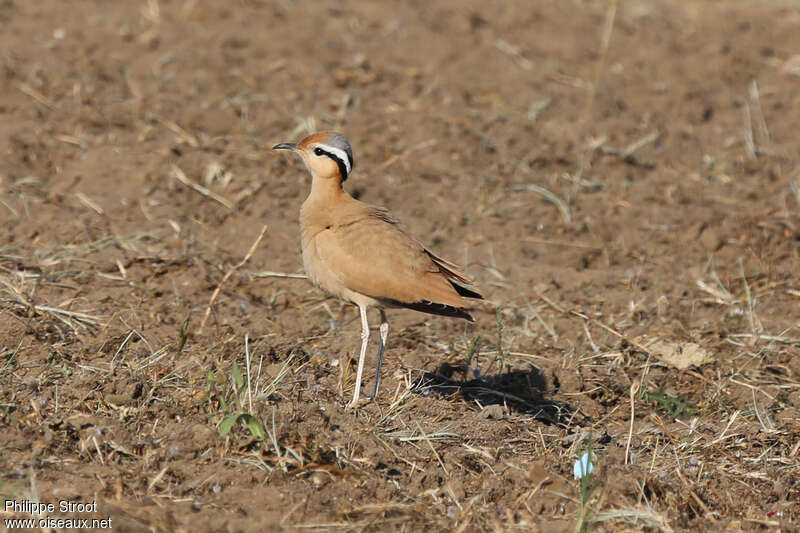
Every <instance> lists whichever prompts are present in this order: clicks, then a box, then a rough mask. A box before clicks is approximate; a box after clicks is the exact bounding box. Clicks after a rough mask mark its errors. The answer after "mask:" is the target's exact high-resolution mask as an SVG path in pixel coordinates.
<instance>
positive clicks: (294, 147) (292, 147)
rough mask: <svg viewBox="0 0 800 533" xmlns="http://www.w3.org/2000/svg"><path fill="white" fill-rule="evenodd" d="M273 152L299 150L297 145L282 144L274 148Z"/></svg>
mask: <svg viewBox="0 0 800 533" xmlns="http://www.w3.org/2000/svg"><path fill="white" fill-rule="evenodd" d="M272 149H273V150H297V145H296V144H295V143H280V144H276V145H275V146H273V147H272Z"/></svg>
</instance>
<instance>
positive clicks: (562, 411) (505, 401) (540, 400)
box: [413, 363, 576, 426]
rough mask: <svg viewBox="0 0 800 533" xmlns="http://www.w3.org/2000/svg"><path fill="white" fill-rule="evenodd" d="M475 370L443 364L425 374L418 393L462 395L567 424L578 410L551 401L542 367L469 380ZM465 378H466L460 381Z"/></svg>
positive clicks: (550, 422)
mask: <svg viewBox="0 0 800 533" xmlns="http://www.w3.org/2000/svg"><path fill="white" fill-rule="evenodd" d="M470 371H471V369H468V368H462V367H453V366H452V365H450V364H448V363H443V364H442V365H441V366H440V367H439V368H438V369H436V371H435V372H428V371H422V373H421V375H420V377H419V379H417V381H416V382H415V384H414V387H413V390H414V392H416V393H418V394H425V395H427V394H439V395H443V396H452V395H456V394H457V395H460V396H461V397H462V398H463V399H464V400H466V401H467V402H470V403H472V402H473V401H475V402H478V403H479V404H480V405H482V406H483V407H484V408H485V407H487V406H490V405H501V406H505V407H508V409H509V410H510V411H515V412H518V413H524V414H529V415H532V416H533V417H534V418H535V419H536V420H539V421H541V422H545V423H548V424H554V425H561V426H563V425H566V424H567V423H568V421H569V420H570V419H571V418H572V417H573V416H574V414H575V412H576V410H575V408H574V407H572V406H570V405H569V404H566V403H562V402H558V401H555V400H548V399H546V398H545V393H546V392H547V379H546V378H545V376H544V374H543V373H542V371H541V370H540V369H539V368H536V367H531V368H530V369H528V370H510V371H508V372H505V373H500V374H490V375H483V376H478V377H475V378H473V379H466V378H467V376H468V373H469V372H470ZM457 376H462V377H463V379H460V380H459V379H457Z"/></svg>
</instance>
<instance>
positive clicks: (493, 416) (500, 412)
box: [478, 404, 508, 420]
mask: <svg viewBox="0 0 800 533" xmlns="http://www.w3.org/2000/svg"><path fill="white" fill-rule="evenodd" d="M478 416H479V417H480V418H486V419H488V420H503V419H505V418H506V416H508V409H507V408H506V407H505V406H504V405H500V404H494V405H487V406H486V407H484V408H483V410H482V411H481V412H479V413H478Z"/></svg>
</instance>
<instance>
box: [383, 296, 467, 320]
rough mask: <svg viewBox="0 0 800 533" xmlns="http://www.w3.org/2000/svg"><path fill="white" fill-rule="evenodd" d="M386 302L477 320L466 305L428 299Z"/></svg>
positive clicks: (391, 304)
mask: <svg viewBox="0 0 800 533" xmlns="http://www.w3.org/2000/svg"><path fill="white" fill-rule="evenodd" d="M384 303H386V304H387V305H390V306H392V307H405V308H406V309H412V310H414V311H420V312H422V313H428V314H431V315H439V316H449V317H453V318H463V319H464V320H466V321H468V322H475V319H474V318H472V315H471V314H469V311H467V309H466V308H464V307H454V306H452V305H447V304H437V303H435V302H429V301H428V300H421V301H419V302H399V301H397V300H384Z"/></svg>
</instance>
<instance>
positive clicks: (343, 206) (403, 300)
mask: <svg viewBox="0 0 800 533" xmlns="http://www.w3.org/2000/svg"><path fill="white" fill-rule="evenodd" d="M273 149H275V150H291V151H293V152H294V153H296V154H298V155H299V156H300V157H301V158H302V159H303V162H304V163H305V164H306V167H308V170H309V172H311V178H312V181H311V194H309V195H308V198H307V199H306V201H305V202H304V203H303V206H302V208H301V209H300V230H301V235H302V249H303V266H304V267H305V270H306V274H307V275H308V278H309V279H310V280H311V281H312V282H313V283H314V285H316V286H317V287H319V288H321V289H322V290H324V291H326V292H328V293H329V294H331V295H333V296H337V297H339V298H342V299H344V300H347V301H349V302H352V303H354V304H356V305H357V306H358V308H359V310H360V312H361V354H360V356H359V359H358V370H357V372H356V383H355V391H354V392H353V400H352V401H351V402H350V403H349V404H348V405H349V406H355V405H356V404H357V403H358V398H359V393H360V390H361V377H362V374H363V371H364V357H365V355H366V351H367V341H368V340H369V323H368V322H367V310H368V309H369V308H371V307H377V308H378V309H380V313H381V326H380V346H379V348H378V363H377V373H376V376H375V389H374V390H373V393H372V396H371V397H370V400H373V399H375V397H376V396H377V394H378V386H379V384H380V379H381V363H382V361H383V352H384V350H385V349H386V337H387V335H388V333H389V323H388V322H387V320H386V313H385V312H384V308H387V307H406V308H410V309H414V310H416V311H422V312H425V313H431V314H435V315H444V316H452V317H458V318H465V319H467V320H469V321H470V322H472V321H473V320H472V316H471V315H470V314H469V313H468V312H467V309H466V302H465V301H464V299H463V298H462V297H467V298H482V297H481V295H480V294H478V293H477V292H474V291H472V290H470V289H468V288H465V287H463V286H462V285H461V284H470V283H472V280H471V279H470V278H469V277H468V276H467V275H466V274H464V273H462V272H460V271H459V270H458V267H456V265H454V264H453V263H451V262H449V261H446V260H444V259H441V258H440V257H437V256H436V255H434V254H433V253H431V252H430V251H428V250H427V249H426V248H425V246H423V245H422V244H421V243H420V242H419V241H418V240H417V239H415V238H414V237H412V236H411V235H409V234H408V233H406V231H405V230H404V229H403V228H401V227H400V226H399V225H398V223H397V220H395V218H394V217H392V215H391V214H389V212H388V211H387V210H385V209H383V208H380V207H374V206H371V205H368V204H365V203H364V202H360V201H358V200H356V199H355V198H353V197H352V196H350V194H348V193H347V191H345V190H344V189H343V188H342V183H343V182H344V181H345V180H346V179H347V178H348V176H349V175H350V172H351V171H352V170H353V151H352V149H351V148H350V143H349V142H348V141H347V139H346V138H345V137H344V135H342V134H340V133H333V132H319V133H315V134H313V135H309V136H308V137H306V138H305V139H303V140H301V141H300V142H298V143H296V144H295V143H281V144H277V145H275V146H274V147H273Z"/></svg>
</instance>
